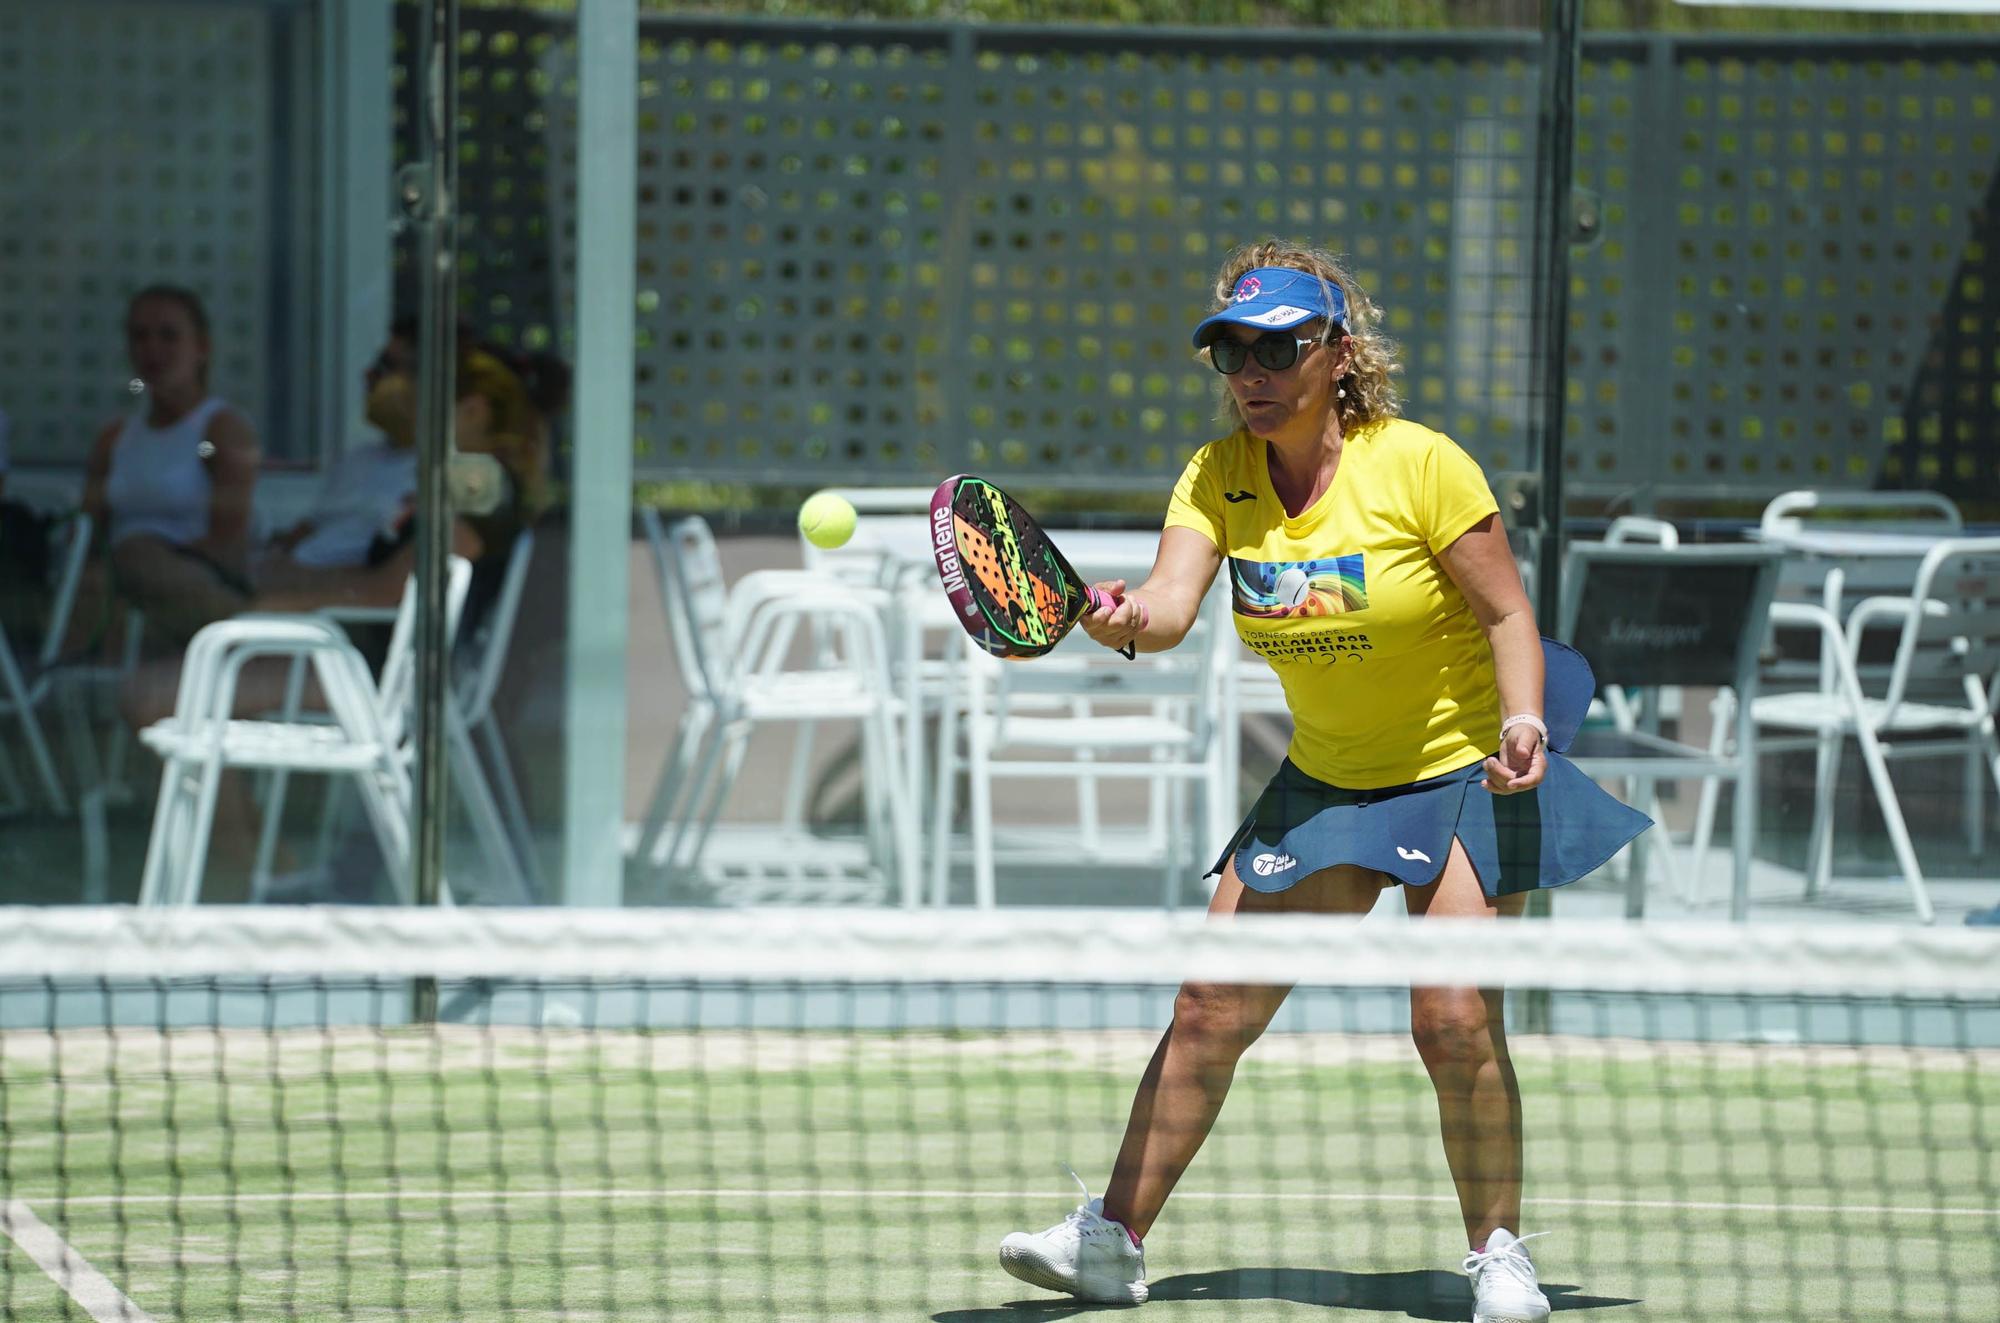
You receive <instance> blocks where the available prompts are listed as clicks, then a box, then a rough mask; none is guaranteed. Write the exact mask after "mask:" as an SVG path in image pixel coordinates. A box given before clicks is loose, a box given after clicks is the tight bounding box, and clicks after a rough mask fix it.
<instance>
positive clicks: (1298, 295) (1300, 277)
mask: <svg viewBox="0 0 2000 1323" xmlns="http://www.w3.org/2000/svg"><path fill="white" fill-rule="evenodd" d="M1231 297H1232V302H1231V303H1230V305H1229V306H1228V307H1226V308H1224V309H1223V310H1222V311H1221V312H1218V313H1212V314H1210V315H1209V316H1207V317H1204V318H1203V319H1202V321H1201V324H1200V325H1199V326H1197V327H1195V328H1194V347H1195V348H1196V349H1200V348H1202V347H1203V346H1205V345H1207V344H1208V343H1209V342H1210V341H1212V340H1214V339H1215V337H1216V336H1217V335H1219V334H1221V331H1220V329H1219V328H1220V327H1221V326H1222V324H1223V323H1224V322H1238V323H1241V324H1242V325H1244V326H1254V327H1257V328H1258V329H1259V330H1265V331H1284V330H1289V329H1291V328H1292V327H1294V326H1298V325H1301V324H1303V323H1305V322H1309V321H1311V320H1312V319H1313V318H1315V317H1324V318H1326V319H1327V320H1328V321H1331V322H1338V323H1339V324H1341V325H1343V326H1345V325H1346V324H1347V296H1346V295H1344V294H1342V293H1341V292H1340V286H1338V285H1336V284H1334V283H1333V282H1332V281H1331V280H1321V279H1320V278H1319V277H1318V276H1316V275H1313V274H1312V273H1311V272H1308V271H1295V270H1293V269H1292V268H1291V267H1288V266H1260V267H1258V268H1257V269H1256V270H1255V271H1246V272H1244V273H1243V276H1242V278H1241V279H1239V280H1238V281H1237V282H1236V293H1235V294H1234V295H1232V296H1231Z"/></svg>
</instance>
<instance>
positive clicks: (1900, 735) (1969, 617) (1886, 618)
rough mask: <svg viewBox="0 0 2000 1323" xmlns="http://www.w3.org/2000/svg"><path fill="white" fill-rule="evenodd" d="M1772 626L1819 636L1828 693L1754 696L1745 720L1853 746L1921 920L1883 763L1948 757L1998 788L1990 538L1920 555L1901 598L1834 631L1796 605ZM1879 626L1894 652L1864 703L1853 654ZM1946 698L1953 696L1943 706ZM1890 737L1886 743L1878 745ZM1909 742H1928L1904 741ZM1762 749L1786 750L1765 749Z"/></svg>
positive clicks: (1998, 548)
mask: <svg viewBox="0 0 2000 1323" xmlns="http://www.w3.org/2000/svg"><path fill="white" fill-rule="evenodd" d="M1772 618H1773V621H1774V622H1776V623H1781V624H1788V625H1793V626H1798V627H1803V628H1807V629H1812V630H1815V631H1817V632H1818V634H1819V636H1820V639H1821V654H1822V656H1823V657H1824V658H1825V659H1826V660H1827V661H1828V663H1830V665H1831V668H1832V671H1833V675H1834V684H1833V685H1832V686H1831V687H1830V688H1828V689H1826V690H1801V691H1799V692H1796V693H1788V694H1770V695H1766V696H1763V697H1760V698H1758V699H1757V700H1756V701H1755V702H1753V703H1752V704H1751V717H1752V720H1753V721H1754V722H1755V723H1756V725H1757V726H1759V727H1766V726H1768V727H1774V728H1777V729H1781V730H1788V731H1793V732H1808V733H1810V739H1811V741H1812V742H1814V743H1818V744H1824V743H1825V742H1827V741H1829V740H1831V741H1834V742H1836V743H1837V742H1838V741H1840V740H1842V739H1844V738H1845V737H1848V736H1852V737H1853V738H1854V739H1855V741H1856V742H1857V743H1858V744H1859V745H1860V748H1861V757H1862V762H1863V763H1864V765H1865V766H1866V767H1867V769H1868V779H1869V782H1870V783H1871V785H1872V786H1873V787H1874V791H1875V799H1876V802H1877V803H1878V804H1879V805H1880V807H1881V810H1882V817H1883V821H1884V824H1885V826H1886V827H1887V830H1888V833H1889V842H1890V845H1891V847H1892V848H1893V849H1894V850H1895V853H1896V860H1897V863H1898V864H1899V865H1900V866H1901V868H1902V871H1903V879H1904V881H1905V882H1906V883H1907V884H1908V886H1909V889H1910V899H1911V901H1912V903H1913V904H1914V905H1915V907H1916V911H1917V916H1918V917H1919V918H1920V919H1921V920H1923V922H1925V923H1929V922H1931V921H1932V919H1933V918H1934V917H1935V916H1934V912H1933V910H1932V907H1931V900H1930V894H1929V890H1928V888H1927V887H1926V886H1925V883H1924V875H1923V869H1922V867H1921V866H1920V865H1919V863H1918V861H1917V855H1916V849H1915V847H1914V845H1913V844H1912V843H1911V840H1910V831H1909V827H1908V825H1907V823H1906V822H1905V821H1904V818H1903V810H1902V804H1901V802H1900V801H1899V800H1898V799H1897V797H1896V790H1895V785H1894V783H1893V782H1892V781H1891V779H1890V776H1889V766H1888V760H1889V759H1890V758H1892V757H1902V758H1913V757H1942V756H1951V757H1958V758H1961V759H1965V760H1967V761H1968V762H1969V761H1970V760H1971V759H1973V758H1975V757H1976V758H1977V759H1978V760H1979V761H1980V762H1983V763H1984V764H1985V765H1986V769H1987V770H1988V771H1990V773H1991V775H1992V777H1993V780H1994V783H1995V785H1996V786H2000V741H1996V739H1995V737H1994V717H1995V703H1996V693H2000V690H1996V682H2000V538H1995V537H1985V538H1952V539H1947V540H1945V541H1941V542H1939V543H1938V544H1937V545H1936V546H1934V547H1933V548H1932V549H1931V550H1930V551H1929V552H1928V553H1927V554H1926V555H1925V556H1924V558H1923V561H1922V563H1921V564H1920V565H1919V567H1918V570H1917V579H1916V585H1915V587H1914V588H1913V589H1912V590H1911V592H1910V593H1909V594H1908V595H1907V596H1878V597H1869V598H1865V599H1863V600H1862V601H1860V602H1859V603H1857V604H1856V605H1855V606H1854V608H1853V610H1852V612H1851V613H1850V614H1849V615H1848V617H1847V619H1846V621H1845V622H1842V621H1841V620H1840V619H1838V618H1837V617H1836V616H1835V615H1834V614H1833V612H1831V611H1829V610H1827V609H1826V608H1825V607H1824V606H1817V605H1814V604H1812V603H1807V602H1782V603H1778V604H1777V605H1775V606H1774V607H1773V608H1772ZM1878 629H1882V630H1893V631H1894V632H1895V634H1896V652H1895V659H1894V661H1893V662H1891V663H1890V666H1889V672H1888V676H1887V678H1886V681H1885V682H1883V685H1882V692H1881V696H1880V697H1875V696H1873V695H1871V694H1870V693H1869V692H1868V687H1869V686H1868V684H1867V683H1865V680H1866V675H1865V672H1864V670H1863V668H1862V667H1861V665H1860V656H1861V649H1862V646H1863V642H1864V640H1865V638H1866V636H1867V635H1868V633H1869V631H1871V630H1878ZM1954 689H1955V690H1956V691H1957V697H1956V698H1955V699H1954V698H1952V697H1950V693H1951V691H1952V690H1954ZM1889 736H1894V737H1896V738H1895V739H1894V740H1893V741H1891V740H1889V739H1887V738H1885V737H1889ZM1911 736H1916V737H1923V736H1929V737H1931V738H1929V739H1923V738H1915V739H1911V738H1906V737H1911ZM1766 745H1767V747H1768V748H1773V749H1775V748H1782V747H1785V746H1784V745H1782V744H1779V743H1778V742H1775V741H1767V742H1766ZM1837 770H1838V762H1837V760H1835V759H1827V758H1822V760H1821V764H1820V776H1819V778H1818V782H1817V784H1816V786H1815V794H1814V803H1813V814H1814V821H1813V828H1812V838H1811V842H1810V845H1809V848H1808V851H1807V861H1806V879H1807V894H1809V895H1810V894H1813V893H1815V892H1816V891H1818V890H1819V889H1820V887H1821V886H1822V885H1823V884H1824V882H1825V881H1826V879H1827V877H1828V874H1829V873H1830V871H1831V867H1832V863H1831V855H1832V849H1831V839H1832V830H1833V818H1832V812H1833V792H1834V788H1835V779H1836V778H1835V773H1836V772H1837ZM1982 789H1983V787H1982Z"/></svg>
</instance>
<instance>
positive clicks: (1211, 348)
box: [1208, 331, 1319, 377]
mask: <svg viewBox="0 0 2000 1323" xmlns="http://www.w3.org/2000/svg"><path fill="white" fill-rule="evenodd" d="M1318 343H1319V341H1318V340H1301V339H1299V338H1298V337H1297V336H1295V335H1291V334H1289V333H1287V332H1284V331H1267V332H1265V333H1264V334H1263V335H1260V336H1258V337H1257V338H1256V339H1255V340H1252V341H1251V342H1250V343H1249V344H1247V345H1246V344H1244V343H1243V342H1242V341H1241V340H1232V339H1231V338H1230V337H1228V336H1226V335H1224V336H1219V337H1217V338H1216V339H1214V340H1211V341H1209V342H1208V362H1209V365H1210V366H1211V367H1213V368H1214V369H1215V370H1216V371H1217V372H1220V373H1221V374H1222V375H1223V376H1225V377H1233V376H1235V375H1236V374H1237V373H1239V372H1241V371H1242V370H1243V363H1244V361H1245V359H1246V358H1255V359H1256V360H1257V361H1258V362H1259V363H1261V364H1262V365H1263V366H1265V367H1267V368H1269V369H1270V370H1271V371H1273V372H1283V371H1284V370H1285V369H1286V368H1288V367H1290V366H1291V365H1292V364H1294V363H1296V362H1298V361H1299V355H1300V354H1303V353H1304V352H1305V351H1306V350H1308V349H1310V348H1312V347H1313V346H1314V345H1316V344H1318Z"/></svg>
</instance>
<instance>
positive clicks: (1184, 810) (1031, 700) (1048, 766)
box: [931, 577, 1236, 909]
mask: <svg viewBox="0 0 2000 1323" xmlns="http://www.w3.org/2000/svg"><path fill="white" fill-rule="evenodd" d="M1227 595H1228V589H1227V585H1226V583H1224V582H1223V581H1222V580H1221V578H1220V577H1218V579H1217V582H1216V585H1215V587H1214V588H1213V589H1212V590H1211V592H1210V594H1209V596H1208V598H1207V600H1206V601H1205V602H1204V604H1203V607H1202V610H1201V612H1200V614H1199V616H1198V617H1197V620H1196V624H1195V627H1194V629H1193V630H1191V631H1190V633H1189V637H1188V638H1187V639H1185V640H1183V641H1182V643H1181V645H1180V646H1179V647H1177V648H1175V649H1173V650H1171V651H1168V652H1163V653H1141V654H1140V655H1139V656H1138V657H1137V658H1134V659H1131V660H1127V659H1126V658H1123V657H1121V656H1119V655H1117V654H1116V653H1113V652H1110V651H1108V650H1106V649H1104V648H1101V647H1099V646H1098V645H1097V644H1095V643H1093V642H1091V641H1090V639H1089V638H1088V637H1086V636H1085V635H1084V633H1083V631H1082V630H1076V631H1074V632H1073V633H1072V634H1071V635H1070V636H1069V637H1068V638H1066V639H1064V640H1063V642H1062V643H1061V644H1060V645H1058V646H1057V648H1056V650H1055V651H1054V652H1052V653H1051V654H1049V655H1048V656H1046V657H1042V658H1038V659H1036V660H1035V661H1033V662H1029V663H1025V664H1016V663H1009V662H1002V661H999V660H997V659H995V658H994V657H992V656H990V655H989V654H987V653H986V652H985V651H984V650H983V649H982V648H980V647H979V646H978V645H977V644H976V643H974V642H973V641H972V640H971V639H969V638H968V639H966V640H965V641H964V655H965V680H964V684H965V702H964V712H963V714H962V715H961V714H960V713H959V712H958V709H957V706H956V705H952V706H947V707H946V709H945V722H944V729H943V730H942V731H941V733H940V736H939V740H938V746H939V752H938V784H937V790H936V793H935V799H934V803H933V818H932V832H931V835H932V845H931V849H932V854H931V869H932V871H931V899H932V902H933V903H934V904H938V905H942V904H945V903H946V902H947V901H948V899H949V895H950V883H951V858H952V849H951V837H950V824H951V821H952V817H953V812H954V800H955V798H956V784H957V779H958V776H959V775H960V774H963V775H964V776H965V778H966V785H967V797H968V801H969V802H968V805H967V809H968V817H969V820H970V823H969V825H970V847H971V863H972V884H973V902H974V904H975V905H977V906H979V907H980V908H982V909H990V908H992V907H993V905H994V904H995V903H996V899H997V897H996V895H995V891H996V882H995V874H996V871H997V862H998V854H999V841H998V833H997V830H996V828H995V826H994V821H993V788H994V785H995V783H996V782H998V781H1002V780H1033V781H1043V782H1048V781H1071V782H1074V783H1075V784H1076V786H1077V790H1078V797H1079V806H1080V812H1079V815H1078V817H1079V821H1078V824H1077V827H1076V831H1075V834H1074V835H1073V836H1072V837H1070V838H1068V839H1067V840H1066V841H1065V842H1064V843H1062V844H1060V845H1056V846H1053V847H1049V846H1045V847H1044V849H1045V851H1047V852H1048V853H1049V857H1051V858H1060V859H1061V860H1062V861H1063V862H1064V864H1065V865H1066V866H1068V867H1086V866H1090V865H1092V864H1109V863H1113V862H1117V863H1124V862H1127V861H1128V858H1129V856H1126V855H1124V854H1122V853H1121V854H1120V855H1119V856H1118V858H1117V859H1115V860H1113V859H1111V858H1108V857H1100V845H1101V841H1100V838H1099V836H1098V833H1097V829H1096V826H1095V823H1094V807H1095V805H1094V798H1092V797H1093V796H1094V794H1095V790H1096V787H1097V786H1098V784H1099V783H1100V782H1103V781H1110V780H1130V781H1139V782H1143V783H1145V784H1147V786H1148V788H1149V804H1148V821H1147V831H1146V835H1147V836H1148V837H1149V838H1151V840H1150V842H1149V843H1151V844H1153V845H1156V846H1157V847H1158V859H1159V863H1160V868H1161V890H1160V899H1161V904H1162V906H1165V907H1169V908H1171V907H1173V906H1175V905H1177V904H1179V903H1180V900H1181V897H1182V894H1183V889H1184V888H1185V886H1186V884H1187V882H1188V881H1189V880H1190V877H1191V876H1192V874H1193V873H1194V871H1195V870H1196V868H1198V867H1199V866H1200V865H1201V864H1206V863H1207V862H1208V861H1207V860H1205V859H1200V858H1199V855H1200V852H1201V851H1202V850H1203V849H1206V848H1208V843H1207V842H1204V841H1202V840H1201V839H1200V835H1198V833H1199V834H1201V835H1205V834H1207V831H1206V829H1207V828H1209V827H1211V825H1212V823H1213V821H1214V820H1215V817H1216V815H1215V814H1214V813H1213V812H1211V811H1210V809H1209V805H1208V804H1207V803H1204V804H1202V805H1201V807H1200V808H1199V809H1198V810H1194V811H1190V809H1189V807H1188V805H1187V802H1186V801H1187V798H1188V794H1189V792H1190V791H1192V792H1194V793H1195V794H1196V795H1198V796H1203V797H1205V798H1207V799H1213V798H1215V797H1216V796H1218V795H1219V794H1221V793H1224V791H1223V790H1222V789H1221V788H1220V787H1222V786H1223V785H1225V784H1226V783H1227V782H1228V779H1229V778H1228V777H1227V776H1226V774H1219V770H1220V769H1219V766H1218V758H1217V756H1216V747H1215V746H1216V743H1217V742H1216V741H1215V739H1214V733H1215V730H1214V728H1215V722H1216V720H1217V717H1218V713H1219V712H1226V710H1227V709H1226V707H1219V705H1218V701H1217V698H1218V692H1219V688H1220V685H1219V671H1220V668H1221V667H1222V665H1223V664H1224V658H1225V656H1226V655H1227V650H1229V649H1234V648H1235V647H1236V638H1235V635H1234V634H1233V633H1232V632H1231V631H1230V628H1229V619H1228V614H1227V613H1228V601H1227ZM961 726H962V727H963V746H964V747H963V749H962V750H961V749H960V747H959V745H960V733H959V728H960V727H961ZM1231 825H1233V824H1231ZM1218 848H1219V845H1218Z"/></svg>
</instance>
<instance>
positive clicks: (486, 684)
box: [458, 528, 535, 725]
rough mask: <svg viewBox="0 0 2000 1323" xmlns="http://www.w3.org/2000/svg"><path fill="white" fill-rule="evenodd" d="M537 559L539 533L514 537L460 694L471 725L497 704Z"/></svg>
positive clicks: (524, 532)
mask: <svg viewBox="0 0 2000 1323" xmlns="http://www.w3.org/2000/svg"><path fill="white" fill-rule="evenodd" d="M534 558H535V530H534V529H532V528H524V529H522V530H521V531H520V532H519V533H516V534H515V535H514V545H513V546H512V547H509V548H508V550H507V569H506V572H505V574H504V575H503V576H502V577H501V580H500V591H499V592H498V593H496V594H494V597H493V605H492V606H491V607H490V608H489V609H488V610H487V612H486V619H485V620H484V621H482V622H481V623H480V625H479V628H478V630H477V637H476V638H474V639H473V643H474V645H475V647H474V649H473V656H472V659H471V663H470V667H469V669H470V672H471V673H470V675H469V676H468V677H467V679H466V681H465V685H464V688H463V689H461V690H460V692H459V696H458V697H459V703H460V705H461V708H462V709H463V711H464V712H465V719H466V722H467V724H469V725H476V724H478V722H479V720H480V719H481V718H482V717H484V716H485V715H486V712H487V710H488V709H489V708H490V707H492V705H493V695H494V694H495V693H496V692H498V691H499V688H500V677H501V675H502V674H503V673H504V672H505V671H506V669H507V653H508V651H509V650H510V649H511V648H512V647H513V645H514V623H515V621H516V620H518V619H519V618H520V614H521V594H522V592H523V591H525V590H526V588H527V584H528V569H529V567H530V566H531V565H532V564H533V563H534Z"/></svg>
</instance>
